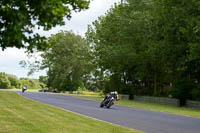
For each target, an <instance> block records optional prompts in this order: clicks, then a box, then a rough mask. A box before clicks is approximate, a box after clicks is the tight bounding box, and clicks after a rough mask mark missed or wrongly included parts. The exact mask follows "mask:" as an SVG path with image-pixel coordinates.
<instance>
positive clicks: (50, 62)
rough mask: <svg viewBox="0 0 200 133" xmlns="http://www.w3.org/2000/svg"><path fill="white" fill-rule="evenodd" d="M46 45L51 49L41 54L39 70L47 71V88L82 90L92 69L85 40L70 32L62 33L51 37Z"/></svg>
mask: <svg viewBox="0 0 200 133" xmlns="http://www.w3.org/2000/svg"><path fill="white" fill-rule="evenodd" d="M48 43H49V45H50V46H52V47H51V48H50V49H49V50H47V51H45V52H44V53H43V54H42V58H43V61H42V64H41V68H43V69H44V68H46V69H47V70H48V72H47V75H48V79H47V86H48V87H49V88H51V89H56V90H58V91H65V90H77V89H78V87H81V88H83V87H84V86H85V85H84V84H86V83H84V79H85V78H87V76H88V75H89V72H90V70H91V68H92V63H91V56H90V47H89V45H88V44H87V43H86V40H85V39H83V38H82V37H81V36H80V35H75V34H74V33H73V32H71V31H69V32H68V31H65V32H64V31H62V32H60V33H58V34H56V35H52V36H51V37H50V38H49V40H48ZM40 80H44V78H43V79H42V78H40Z"/></svg>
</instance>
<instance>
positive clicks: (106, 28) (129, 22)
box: [86, 0, 200, 98]
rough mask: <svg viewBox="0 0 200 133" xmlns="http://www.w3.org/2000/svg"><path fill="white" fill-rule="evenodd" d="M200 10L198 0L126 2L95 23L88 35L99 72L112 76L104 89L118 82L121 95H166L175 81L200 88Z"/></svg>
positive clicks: (141, 0) (113, 86) (138, 0)
mask: <svg viewBox="0 0 200 133" xmlns="http://www.w3.org/2000/svg"><path fill="white" fill-rule="evenodd" d="M199 6H200V3H199V2H198V0H192V1H191V2H187V0H182V1H173V0H127V1H126V2H123V3H120V4H116V5H115V6H114V7H113V8H111V9H110V10H109V11H108V12H107V13H106V14H105V16H101V17H99V18H98V20H96V21H94V22H93V24H92V25H90V26H89V27H88V31H87V33H86V37H87V40H88V42H89V43H90V45H92V46H93V56H94V59H95V61H96V62H97V65H96V69H97V70H98V69H99V70H100V71H102V73H105V72H108V73H109V75H108V76H109V77H108V78H107V79H106V84H104V85H108V86H107V87H109V88H106V89H110V88H111V89H116V86H115V83H119V84H120V85H117V87H118V89H119V90H122V92H123V93H127V90H128V93H129V94H131V93H133V92H134V94H141V95H157V96H167V95H168V93H169V90H170V88H173V86H174V84H173V82H174V81H175V80H177V79H180V80H182V79H184V80H189V81H192V82H193V81H195V82H197V83H198V84H199V83H200V80H199V79H200V76H199V74H200V69H199V67H198V66H199V64H200V54H199V51H200V47H199V41H200V40H199V39H200V38H199V36H200V30H199V26H198V25H199V24H200V19H199V15H198V12H200V10H199ZM99 76H101V75H99ZM102 79H104V78H102ZM112 83H113V85H112ZM104 87H105V86H104ZM127 88H128V89H127ZM190 98H191V97H190Z"/></svg>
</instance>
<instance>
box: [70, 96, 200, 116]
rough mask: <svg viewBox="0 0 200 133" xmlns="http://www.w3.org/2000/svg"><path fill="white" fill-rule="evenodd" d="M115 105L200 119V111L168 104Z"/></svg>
mask: <svg viewBox="0 0 200 133" xmlns="http://www.w3.org/2000/svg"><path fill="white" fill-rule="evenodd" d="M73 96H78V97H80V98H86V99H90V100H95V101H101V100H102V97H100V96H84V95H73ZM115 104H117V105H122V106H129V107H136V108H141V109H146V110H152V111H159V112H168V113H174V114H178V115H184V116H190V117H198V118H200V110H199V109H193V108H186V107H176V106H171V105H166V104H156V103H151V102H141V101H134V100H119V101H116V102H115Z"/></svg>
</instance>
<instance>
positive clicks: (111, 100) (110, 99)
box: [100, 92, 119, 108]
mask: <svg viewBox="0 0 200 133" xmlns="http://www.w3.org/2000/svg"><path fill="white" fill-rule="evenodd" d="M115 100H117V101H118V100H119V99H118V93H117V92H111V95H110V96H106V97H105V98H104V99H103V100H102V102H101V103H100V107H101V108H103V107H106V108H110V107H111V106H112V105H113V104H114V101H115Z"/></svg>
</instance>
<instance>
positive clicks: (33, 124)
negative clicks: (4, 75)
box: [0, 91, 140, 133]
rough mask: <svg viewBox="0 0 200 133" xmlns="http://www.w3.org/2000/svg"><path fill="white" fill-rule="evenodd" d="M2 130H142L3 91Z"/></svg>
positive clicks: (46, 132) (44, 132)
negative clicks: (102, 120)
mask: <svg viewBox="0 0 200 133" xmlns="http://www.w3.org/2000/svg"><path fill="white" fill-rule="evenodd" d="M0 133H140V131H136V130H133V129H129V128H125V127H121V126H116V125H113V124H108V123H105V122H101V121H97V120H94V119H90V118H87V117H84V116H81V115H78V114H74V113H71V112H68V111H66V110H63V109H60V108H57V107H53V106H49V105H46V104H42V103H38V102H34V101H31V100H28V99H26V98H23V97H21V96H19V95H18V94H16V93H15V92H8V91H0Z"/></svg>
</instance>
